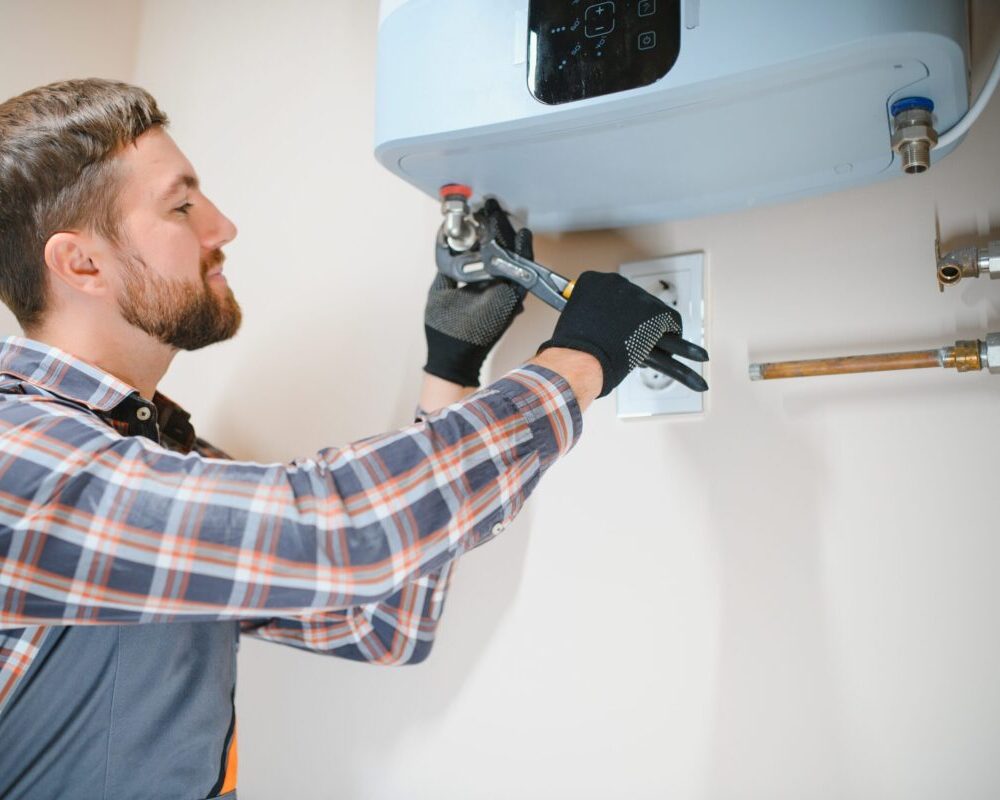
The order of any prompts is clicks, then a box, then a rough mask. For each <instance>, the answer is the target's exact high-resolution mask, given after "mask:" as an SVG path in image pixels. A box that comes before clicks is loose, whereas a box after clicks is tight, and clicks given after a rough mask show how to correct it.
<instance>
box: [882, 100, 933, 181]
mask: <svg viewBox="0 0 1000 800" xmlns="http://www.w3.org/2000/svg"><path fill="white" fill-rule="evenodd" d="M933 112H934V103H933V102H932V101H931V100H929V99H928V98H926V97H904V98H903V99H902V100H898V101H896V102H895V103H893V104H892V108H891V109H890V113H891V114H892V122H893V132H892V139H891V143H892V149H893V150H895V151H896V152H897V153H899V156H900V158H901V159H902V167H903V172H905V173H907V174H908V175H917V174H919V173H921V172H926V171H927V170H928V169H930V166H931V148H933V147H934V146H935V145H936V144H937V141H938V135H937V131H936V130H934V114H933Z"/></svg>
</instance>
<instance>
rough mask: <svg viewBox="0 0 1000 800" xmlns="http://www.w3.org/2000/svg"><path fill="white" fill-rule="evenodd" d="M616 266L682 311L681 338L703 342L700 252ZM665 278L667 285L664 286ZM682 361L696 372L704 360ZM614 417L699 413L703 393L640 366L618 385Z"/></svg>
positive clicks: (702, 371) (702, 257) (702, 288)
mask: <svg viewBox="0 0 1000 800" xmlns="http://www.w3.org/2000/svg"><path fill="white" fill-rule="evenodd" d="M618 271H619V272H620V273H621V274H622V275H623V276H625V277H626V278H628V279H629V280H630V281H632V283H635V284H637V285H639V286H641V287H642V288H643V289H645V290H646V291H647V292H650V293H651V294H654V295H657V296H658V297H660V298H661V299H662V300H664V302H668V303H670V304H671V305H673V306H674V307H675V308H676V309H677V310H678V311H679V312H680V314H681V320H682V322H683V325H684V338H685V339H687V340H688V341H689V342H694V343H695V344H699V345H701V346H703V347H704V345H705V254H704V253H700V252H699V253H682V254H681V255H676V256H664V257H663V258H654V259H650V260H649V261H633V262H631V263H628V264H622V265H621V266H620V267H619V268H618ZM664 283H666V284H667V286H668V288H666V289H665V288H664V286H663V284H664ZM683 363H685V364H687V365H688V366H689V367H691V368H692V369H693V370H694V371H695V372H697V373H698V374H699V375H704V365H703V364H697V363H694V362H692V361H684V362H683ZM616 392H617V399H618V416H619V417H651V416H654V415H658V414H699V413H701V412H703V411H704V409H705V406H704V395H703V394H702V393H701V392H695V391H692V390H691V389H688V388H687V387H686V386H684V385H683V384H680V383H678V382H677V381H674V380H672V379H669V378H667V377H666V376H664V375H661V374H660V373H658V372H654V371H653V370H651V369H649V368H646V367H640V368H639V369H637V370H633V371H632V373H631V374H630V375H629V376H628V377H627V378H626V379H625V380H624V381H622V383H621V384H620V385H619V386H618V389H617V390H616Z"/></svg>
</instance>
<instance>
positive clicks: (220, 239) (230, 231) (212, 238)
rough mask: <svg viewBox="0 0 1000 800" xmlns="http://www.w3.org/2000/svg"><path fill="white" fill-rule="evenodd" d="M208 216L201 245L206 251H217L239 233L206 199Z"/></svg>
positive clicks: (229, 220) (231, 222)
mask: <svg viewBox="0 0 1000 800" xmlns="http://www.w3.org/2000/svg"><path fill="white" fill-rule="evenodd" d="M206 203H207V205H208V209H207V210H208V212H209V213H208V215H207V220H206V223H207V224H206V225H205V230H204V233H203V237H202V240H203V243H204V245H205V248H206V249H208V250H218V249H219V248H220V247H223V246H224V245H227V244H229V243H230V242H231V241H232V240H233V239H235V238H236V234H237V233H239V231H238V230H237V228H236V225H235V224H234V223H233V221H232V220H231V219H229V217H227V216H226V215H225V214H223V213H222V212H221V211H219V209H218V208H217V207H216V206H215V204H214V203H213V202H212V201H211V200H208V199H207V198H206Z"/></svg>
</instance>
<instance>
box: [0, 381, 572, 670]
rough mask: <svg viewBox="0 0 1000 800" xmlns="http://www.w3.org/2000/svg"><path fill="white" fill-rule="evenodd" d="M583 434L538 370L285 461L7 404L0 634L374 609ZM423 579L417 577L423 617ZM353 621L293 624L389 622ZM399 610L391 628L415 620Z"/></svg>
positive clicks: (477, 534) (512, 508)
mask: <svg viewBox="0 0 1000 800" xmlns="http://www.w3.org/2000/svg"><path fill="white" fill-rule="evenodd" d="M581 428H582V424H581V418H580V411H579V407H578V405H577V403H576V400H575V398H574V397H573V394H572V390H571V389H570V388H569V385H568V384H567V383H566V381H565V380H564V379H563V378H561V377H560V376H558V375H557V374H556V373H554V372H551V371H549V370H546V369H544V368H542V367H538V366H535V365H532V366H528V367H524V368H522V369H519V370H515V371H513V372H511V373H509V374H508V375H506V376H504V378H502V379H501V380H499V381H497V382H496V383H494V384H492V385H491V386H489V387H487V388H486V389H484V390H482V391H480V392H477V393H476V394H474V395H472V396H471V397H469V398H467V399H465V400H463V401H462V402H460V403H457V404H455V405H452V406H448V407H447V408H445V409H442V410H441V411H440V412H438V413H436V414H433V415H431V416H430V417H428V419H427V420H425V421H423V422H419V423H416V424H414V425H411V426H409V427H407V428H404V429H402V430H399V431H395V432H392V433H387V434H382V435H380V436H375V437H371V438H369V439H365V440H362V441H360V442H356V443H354V444H351V445H348V446H346V447H342V448H328V449H324V450H321V451H319V452H318V453H317V454H316V455H315V456H313V457H312V458H309V459H302V460H296V461H292V462H290V463H287V464H258V463H254V462H240V461H227V460H223V459H212V458H205V457H203V456H201V455H198V454H196V453H190V454H179V453H176V452H173V451H170V450H167V449H166V448H163V447H160V446H159V445H156V444H155V443H153V442H150V441H149V440H147V439H144V438H143V437H134V436H133V437H122V436H120V435H118V434H117V433H116V432H115V431H112V430H110V429H108V428H107V426H104V425H103V424H102V423H101V422H100V421H98V420H95V419H93V418H91V417H90V416H89V415H88V414H86V413H84V412H81V411H80V410H79V409H77V408H75V407H71V406H69V405H67V404H63V403H61V402H55V401H52V400H41V399H39V398H27V397H25V396H16V395H11V396H8V397H5V398H4V399H3V400H2V402H0V629H2V628H19V627H24V626H32V625H39V624H52V623H63V624H119V623H127V622H164V621H169V620H175V619H184V620H188V621H193V620H219V619H253V618H257V619H259V618H261V617H266V618H272V617H288V616H301V615H303V614H305V613H307V612H311V611H312V612H316V611H321V612H334V611H337V610H342V609H350V608H352V607H355V606H367V605H370V604H376V603H379V602H381V601H385V600H387V599H388V598H391V597H393V596H394V595H396V594H397V593H399V592H400V591H401V590H403V591H406V589H404V587H406V585H407V584H408V583H411V582H415V581H417V580H418V579H420V578H422V577H424V576H430V575H431V574H432V573H434V572H436V571H438V570H441V569H442V568H443V567H444V566H445V565H446V564H448V563H449V562H450V561H451V560H453V559H454V558H456V557H457V556H459V555H461V554H462V553H464V552H466V551H467V550H469V549H471V548H473V547H476V546H478V545H479V544H481V543H483V542H484V541H486V540H488V539H490V538H492V537H493V536H495V535H496V534H497V533H499V532H500V531H501V530H502V529H503V527H504V526H505V525H506V524H507V523H508V522H509V521H510V520H511V519H512V518H513V517H514V516H515V515H516V514H517V512H518V511H519V510H520V508H521V506H522V505H523V503H524V501H525V499H526V498H527V497H528V496H529V495H530V494H531V492H532V491H533V490H534V488H535V486H537V484H538V481H539V479H540V478H541V476H542V475H543V474H544V473H545V471H546V470H547V469H548V468H549V467H550V466H551V465H552V463H553V462H554V461H555V460H556V459H557V458H558V457H559V456H561V455H562V454H564V453H566V452H567V451H568V450H569V449H571V448H572V446H573V445H574V444H575V442H576V441H577V439H578V438H579V435H580V432H581ZM432 583H433V578H431V579H429V580H428V581H425V583H424V584H423V585H421V584H416V583H415V584H414V587H416V588H415V590H424V591H425V592H426V598H425V599H426V601H427V603H430V604H431V605H430V606H428V608H429V609H430V610H431V612H432V613H431V616H432V617H433V615H434V613H437V614H439V613H440V609H436V610H435V609H434V608H433V596H434V592H435V589H436V586H437V585H436V584H434V585H432ZM385 613H386V614H388V615H390V616H391V612H389V611H386V612H385ZM352 614H353V616H352V617H351V620H350V621H349V622H348V621H347V617H346V616H345V615H342V616H340V617H336V616H331V617H329V618H327V619H326V620H322V619H320V620H313V623H314V627H313V628H312V629H311V630H310V629H309V628H308V626H309V624H310V623H309V622H302V623H300V624H302V625H303V626H305V627H303V628H302V629H301V633H302V637H303V641H304V640H306V639H307V638H308V637H309V636H312V637H313V638H314V639H316V638H318V637H323V636H329V637H331V639H330V640H331V641H334V640H337V641H344V640H343V638H342V637H343V636H344V635H346V634H344V630H345V628H344V625H345V624H346V625H354V626H355V632H354V633H352V634H351V635H353V636H354V637H355V638H356V639H357V640H358V642H362V640H363V642H362V643H361V644H360V645H359V651H360V649H361V648H364V647H368V648H373V647H374V646H375V641H376V639H377V638H379V637H378V635H377V634H376V636H375V638H372V635H370V634H365V631H364V625H362V622H363V621H364V620H365V619H367V620H368V624H370V625H371V626H372V627H373V628H374V629H375V630H376V631H380V630H381V631H382V632H383V633H384V632H385V631H386V629H385V628H384V627H383V628H381V629H380V625H381V623H382V622H384V619H380V617H379V615H378V614H376V613H375V612H374V610H368V611H362V612H360V616H359V615H358V613H357V612H352ZM406 616H407V615H405V614H401V615H400V620H401V622H400V624H401V627H402V628H406V626H407V625H412V624H418V623H414V621H413V620H414V619H416V617H413V618H411V619H408V620H403V617H406ZM417 616H419V617H420V618H423V617H424V614H420V615H417ZM435 621H436V620H435ZM280 626H281V623H278V628H277V629H280ZM324 631H325V632H324ZM269 634H270V632H265V635H269ZM338 637H341V638H338ZM380 641H382V645H383V646H385V645H386V643H388V649H390V650H391V648H392V646H393V643H392V638H391V637H389V638H387V639H380ZM355 644H357V643H355Z"/></svg>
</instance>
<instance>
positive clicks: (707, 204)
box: [375, 0, 968, 230]
mask: <svg viewBox="0 0 1000 800" xmlns="http://www.w3.org/2000/svg"><path fill="white" fill-rule="evenodd" d="M967 44H968V24H967V10H966V4H965V2H964V0H383V2H382V5H381V8H380V21H379V31H378V73H377V83H376V125H375V154H376V157H377V158H378V160H379V161H380V162H381V163H382V164H383V165H385V166H386V167H387V168H388V169H390V170H391V171H392V172H394V173H396V174H397V175H399V176H400V177H402V178H403V179H405V180H407V181H409V182H410V183H411V184H413V185H414V186H416V187H417V188H418V189H420V190H421V191H423V192H426V193H427V194H428V195H431V196H434V197H437V194H438V189H439V187H440V186H442V185H443V184H446V183H453V182H454V183H462V184H467V185H469V186H471V187H472V188H473V189H474V190H475V192H476V193H477V194H478V195H480V196H486V195H495V196H497V197H499V198H500V199H501V200H502V201H503V202H504V203H505V204H506V205H507V206H508V207H510V208H512V209H514V210H517V211H520V212H521V213H522V214H523V215H525V216H526V217H527V218H528V221H529V223H530V224H531V226H532V227H534V228H536V229H538V230H571V229H579V228H598V227H617V226H622V225H632V224H638V223H645V222H653V221H658V220H663V219H670V218H680V217H691V216H698V215H702V214H709V213H715V212H721V211H727V210H733V209H739V208H746V207H748V206H754V205H757V204H762V203H774V202H781V201H785V200H791V199H794V198H799V197H803V196H806V195H809V194H815V193H819V192H825V191H830V190H834V189H838V188H843V187H848V186H856V185H859V184H863V183H868V182H871V181H874V180H878V179H881V178H888V177H893V178H896V179H897V180H900V181H903V180H919V179H914V178H910V177H908V176H903V175H901V172H900V170H899V168H898V166H897V165H896V164H894V161H896V160H897V159H898V156H897V155H896V154H895V153H894V152H893V150H892V148H891V146H890V139H891V137H892V133H893V119H892V114H891V112H890V109H891V108H892V106H893V104H894V103H895V102H896V101H898V100H901V99H903V98H910V97H917V98H923V99H924V101H925V102H926V101H929V102H930V103H933V115H934V124H935V126H936V128H937V129H938V130H946V129H948V128H949V127H951V125H952V124H954V123H955V122H956V121H957V120H958V119H959V118H961V117H962V115H963V113H964V112H965V111H966V109H967V107H968V88H967V87H968V75H967V57H966V53H967ZM953 146H954V145H951V146H950V147H953ZM950 147H944V148H939V149H936V150H934V151H933V154H932V159H935V160H936V159H939V158H940V157H942V156H943V155H946V154H947V152H948V150H949V149H950Z"/></svg>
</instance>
